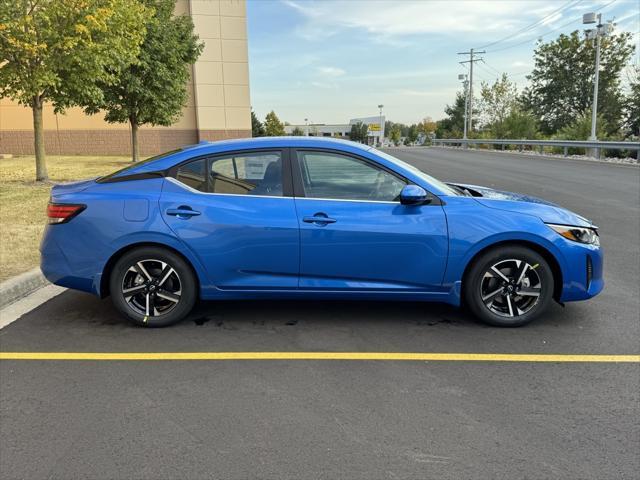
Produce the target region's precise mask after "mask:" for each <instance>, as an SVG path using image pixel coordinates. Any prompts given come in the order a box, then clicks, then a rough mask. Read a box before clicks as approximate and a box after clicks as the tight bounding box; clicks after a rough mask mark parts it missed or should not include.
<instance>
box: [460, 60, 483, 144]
mask: <svg viewBox="0 0 640 480" xmlns="http://www.w3.org/2000/svg"><path fill="white" fill-rule="evenodd" d="M482 53H487V52H485V51H484V50H482V51H480V52H476V51H474V49H473V48H472V49H471V50H469V51H468V52H458V55H469V60H465V61H464V62H460V64H465V63H468V64H469V113H468V115H467V118H468V121H469V129H468V130H469V133H471V132H473V64H474V63H475V62H479V61H481V60H482V58H474V55H480V54H482Z"/></svg>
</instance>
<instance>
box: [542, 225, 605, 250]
mask: <svg viewBox="0 0 640 480" xmlns="http://www.w3.org/2000/svg"><path fill="white" fill-rule="evenodd" d="M547 225H548V226H549V227H550V228H552V229H553V230H555V231H556V232H557V233H559V234H560V235H562V236H563V237H564V238H566V239H569V240H572V241H574V242H578V243H586V244H588V245H600V237H599V236H598V230H597V229H595V228H587V227H572V226H571V225H555V224H553V223H547Z"/></svg>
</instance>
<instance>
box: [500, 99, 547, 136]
mask: <svg viewBox="0 0 640 480" xmlns="http://www.w3.org/2000/svg"><path fill="white" fill-rule="evenodd" d="M500 125H501V129H502V132H503V135H504V136H503V137H495V136H493V135H492V136H493V138H515V139H535V138H537V137H538V122H537V120H536V118H535V117H534V116H533V115H532V114H531V112H527V111H524V110H522V109H521V108H520V107H515V108H513V109H512V110H511V112H510V113H509V115H508V116H507V117H506V118H505V119H504V120H503V121H502V122H501V124H500Z"/></svg>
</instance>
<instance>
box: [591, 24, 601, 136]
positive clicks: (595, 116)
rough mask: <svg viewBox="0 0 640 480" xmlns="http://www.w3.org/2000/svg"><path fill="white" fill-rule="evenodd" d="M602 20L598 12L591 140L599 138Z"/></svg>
mask: <svg viewBox="0 0 640 480" xmlns="http://www.w3.org/2000/svg"><path fill="white" fill-rule="evenodd" d="M601 21H602V14H598V25H597V33H596V72H595V77H594V79H593V107H592V108H591V138H590V140H597V139H598V136H597V134H596V122H597V121H598V83H599V81H600V37H601V35H600V27H601V26H602V25H601Z"/></svg>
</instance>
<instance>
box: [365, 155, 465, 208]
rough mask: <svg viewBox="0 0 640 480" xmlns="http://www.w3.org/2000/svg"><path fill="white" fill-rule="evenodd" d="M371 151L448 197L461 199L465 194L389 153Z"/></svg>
mask: <svg viewBox="0 0 640 480" xmlns="http://www.w3.org/2000/svg"><path fill="white" fill-rule="evenodd" d="M371 151H373V152H375V154H376V155H379V156H380V157H382V158H384V159H385V160H388V161H390V162H391V163H394V164H395V165H398V166H399V167H402V168H404V169H406V170H411V171H412V172H413V173H415V174H416V175H418V176H419V177H420V178H422V179H424V180H425V181H426V182H428V183H430V184H431V185H434V186H435V187H437V188H439V189H440V190H442V191H443V192H446V194H447V195H450V196H452V197H460V196H463V195H464V194H463V193H461V192H458V191H456V190H455V189H454V188H452V187H450V186H449V185H447V184H446V183H444V182H441V181H440V180H438V179H437V178H433V177H432V176H431V175H427V174H426V173H424V172H423V171H422V170H420V169H418V168H416V167H414V166H413V165H410V164H408V163H407V162H404V161H402V160H400V159H399V158H396V157H394V156H393V155H389V154H388V153H385V152H383V151H381V150H378V149H375V148H373V149H372V150H371Z"/></svg>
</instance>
